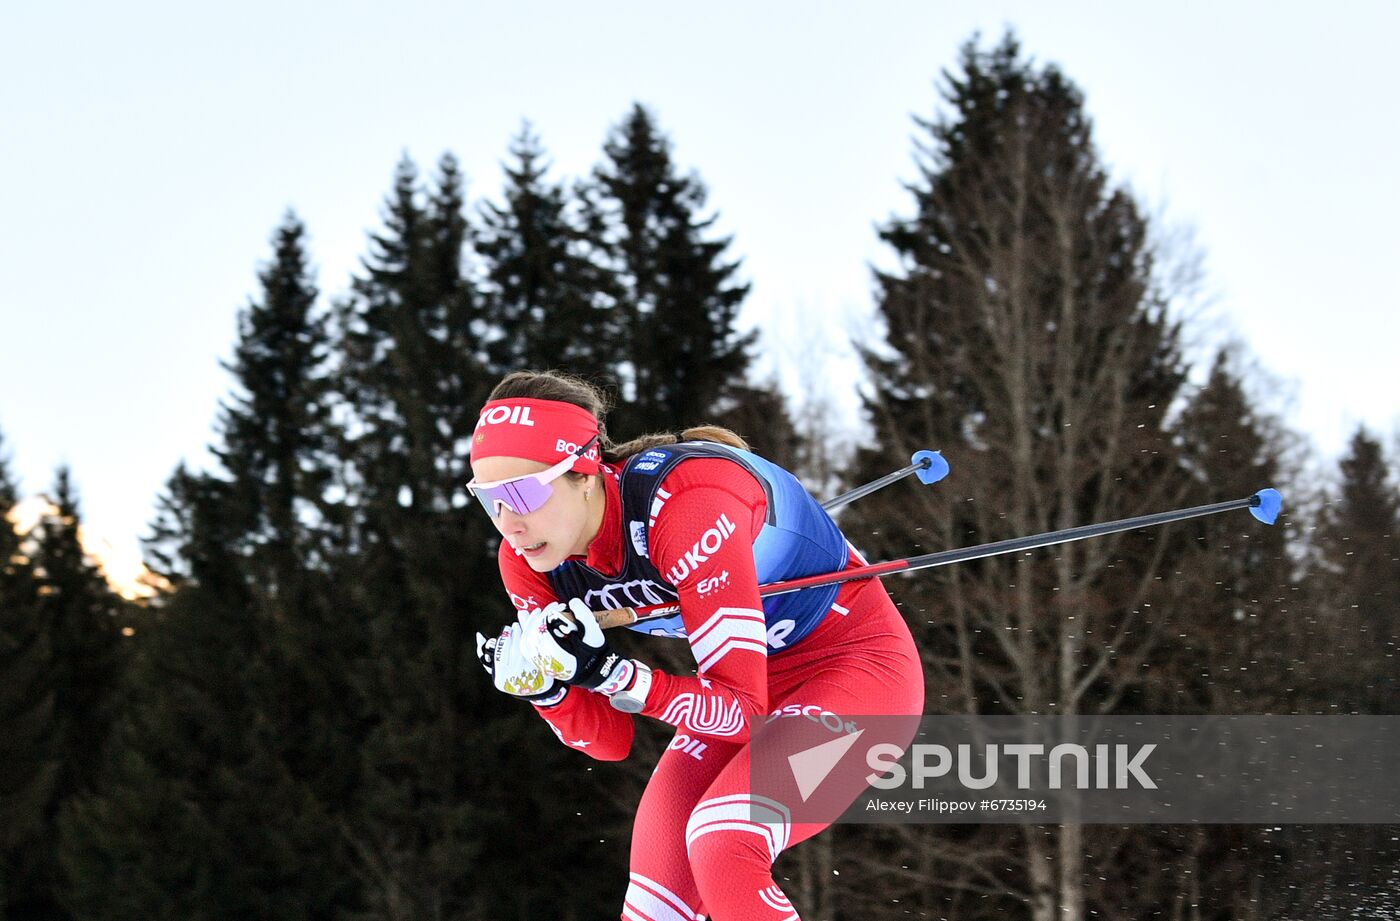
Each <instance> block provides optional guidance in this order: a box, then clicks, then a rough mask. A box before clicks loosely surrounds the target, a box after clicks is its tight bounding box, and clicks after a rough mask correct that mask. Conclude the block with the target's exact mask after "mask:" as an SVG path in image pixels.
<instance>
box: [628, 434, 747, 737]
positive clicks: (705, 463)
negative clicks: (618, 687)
mask: <svg viewBox="0 0 1400 921" xmlns="http://www.w3.org/2000/svg"><path fill="white" fill-rule="evenodd" d="M664 486H665V490H664V492H665V493H666V494H667V495H666V496H665V501H664V504H662V506H661V507H660V508H659V510H657V511H656V519H655V523H654V524H652V525H651V528H650V535H649V538H648V545H649V549H650V552H651V560H652V563H654V564H655V565H656V567H657V568H658V569H659V570H660V571H661V573H662V575H664V576H665V577H666V580H667V581H668V582H670V583H671V584H672V585H674V586H675V587H676V588H677V589H678V590H679V592H680V606H681V619H682V620H683V621H684V623H685V627H686V632H687V634H688V636H689V639H690V648H691V652H692V653H693V654H694V656H695V664H696V666H697V668H698V671H699V674H698V675H697V676H695V677H690V676H688V675H671V674H667V673H665V672H663V671H661V670H659V669H658V670H656V671H655V672H653V678H652V686H651V691H650V693H649V694H648V695H647V703H646V707H645V709H644V710H643V711H642V712H643V713H645V714H646V715H647V716H652V717H656V718H657V719H660V720H663V721H664V722H667V723H671V724H672V725H674V726H676V727H678V728H680V729H681V730H683V731H685V732H687V733H690V734H692V735H700V736H715V737H721V738H724V739H727V740H731V741H739V742H742V741H745V740H746V739H747V738H748V731H749V727H748V722H747V720H748V718H749V717H752V716H756V715H759V714H763V713H765V712H766V710H767V707H768V645H767V627H766V624H765V620H764V615H763V605H762V602H761V600H760V598H759V595H758V576H757V574H756V572H755V570H754V559H753V541H754V538H755V537H757V535H758V532H759V530H760V529H761V528H762V527H763V520H764V515H765V513H766V511H767V508H768V505H767V499H766V498H765V496H764V492H763V487H762V486H761V485H759V483H758V482H757V481H756V480H755V479H754V478H753V477H752V476H751V475H750V474H749V473H748V472H747V471H746V470H744V469H743V468H742V467H740V466H739V465H738V464H735V463H733V462H732V461H727V460H719V459H710V458H706V459H695V460H689V461H686V462H685V463H684V464H681V465H679V466H678V467H676V468H675V469H674V470H673V471H672V472H671V473H670V474H669V475H668V476H667V477H666V480H665V483H664ZM658 495H661V493H658Z"/></svg>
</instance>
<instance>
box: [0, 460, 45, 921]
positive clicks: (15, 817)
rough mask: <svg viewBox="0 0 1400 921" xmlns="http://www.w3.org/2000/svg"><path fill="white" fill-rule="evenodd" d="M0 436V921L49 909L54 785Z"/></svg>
mask: <svg viewBox="0 0 1400 921" xmlns="http://www.w3.org/2000/svg"><path fill="white" fill-rule="evenodd" d="M3 448H4V439H3V437H0V739H4V740H5V741H4V746H5V753H6V754H5V756H4V757H3V758H0V917H6V918H7V917H27V916H30V915H32V914H34V913H36V912H37V911H38V910H39V906H43V905H50V904H52V892H51V888H50V883H51V879H50V878H49V876H50V874H51V869H52V846H53V842H52V839H51V837H50V836H49V835H47V834H46V831H45V830H46V826H47V825H48V823H49V819H50V816H51V813H52V804H53V802H54V793H55V788H56V784H57V780H58V772H59V765H60V754H59V751H58V746H59V743H60V739H59V734H58V727H57V724H56V722H55V713H54V696H55V687H54V673H53V652H52V646H51V640H52V637H51V636H50V633H49V631H48V629H47V627H46V623H45V621H44V620H43V619H42V610H41V608H40V604H39V597H40V596H39V581H38V579H37V577H36V574H35V572H34V567H33V565H32V563H31V562H30V560H29V559H28V557H27V556H26V555H25V552H24V548H23V546H22V542H23V538H24V535H21V534H20V533H18V532H17V531H16V527H17V525H16V523H15V522H14V520H13V518H12V515H13V513H14V511H15V506H16V505H18V503H19V495H18V490H17V488H16V485H15V481H14V479H13V478H12V477H11V474H10V470H9V459H8V458H7V457H6V456H5V454H4V451H3Z"/></svg>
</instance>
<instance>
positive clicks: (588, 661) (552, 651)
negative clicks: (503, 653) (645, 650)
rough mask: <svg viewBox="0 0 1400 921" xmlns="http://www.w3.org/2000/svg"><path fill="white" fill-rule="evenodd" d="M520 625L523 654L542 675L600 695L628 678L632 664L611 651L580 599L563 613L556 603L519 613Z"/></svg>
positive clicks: (630, 675) (559, 603) (591, 613)
mask: <svg viewBox="0 0 1400 921" xmlns="http://www.w3.org/2000/svg"><path fill="white" fill-rule="evenodd" d="M566 611H567V613H566ZM570 613H571V614H572V615H573V616H572V617H571V616H570ZM520 625H521V627H522V628H524V632H525V635H524V646H525V653H526V655H527V656H528V657H529V658H530V659H531V660H532V661H533V662H534V664H535V666H536V667H537V668H539V670H540V671H541V672H543V673H544V674H545V675H548V676H550V677H552V678H558V679H559V680H560V681H563V682H564V683H565V684H571V685H576V686H578V687H584V688H588V689H589V690H593V691H600V692H602V693H604V694H611V693H612V692H613V691H616V690H617V689H618V688H621V687H623V686H625V685H626V684H627V683H628V681H629V680H630V679H631V677H632V673H633V669H634V666H633V663H632V660H631V659H625V658H623V657H622V656H621V655H620V654H619V653H618V652H617V651H616V650H614V649H613V648H612V644H610V643H609V642H608V640H607V637H606V636H605V635H604V634H603V628H602V627H600V626H598V618H597V617H595V616H594V615H593V612H592V611H590V610H589V609H588V605H586V604H584V602H583V600H582V599H580V598H574V599H573V600H571V601H570V602H569V606H568V608H567V609H566V608H565V607H564V604H563V602H559V601H556V602H554V603H552V604H549V605H546V606H545V607H543V608H535V609H534V610H533V611H528V612H526V613H523V614H521V615H520Z"/></svg>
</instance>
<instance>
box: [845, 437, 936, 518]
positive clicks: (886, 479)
mask: <svg viewBox="0 0 1400 921" xmlns="http://www.w3.org/2000/svg"><path fill="white" fill-rule="evenodd" d="M909 461H910V463H909V466H908V467H905V468H904V469H903V470H896V471H895V472H894V473H890V474H886V475H885V476H882V477H880V478H879V479H878V480H871V481H870V482H869V483H866V484H865V485H864V486H857V487H856V488H855V489H853V490H851V491H850V492H848V493H842V494H841V495H839V496H837V497H836V498H834V499H827V500H826V501H825V502H823V503H822V508H824V509H826V510H827V511H828V512H832V511H835V510H836V509H838V508H841V507H842V506H844V505H849V504H850V503H852V502H854V501H856V500H857V499H859V498H861V497H862V496H868V495H870V494H871V493H873V492H875V491H876V490H878V489H884V488H885V487H886V486H889V485H890V484H891V483H898V482H899V481H900V480H902V479H904V478H905V477H907V476H908V475H909V474H911V473H917V474H918V475H919V482H920V483H923V484H924V485H925V486H927V485H929V484H930V483H937V482H938V481H939V480H941V479H943V478H944V477H945V476H947V475H948V462H947V461H946V460H944V459H943V455H942V454H939V453H938V452H937V451H915V452H914V456H913V457H911V458H909Z"/></svg>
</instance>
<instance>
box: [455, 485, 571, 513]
mask: <svg viewBox="0 0 1400 921" xmlns="http://www.w3.org/2000/svg"><path fill="white" fill-rule="evenodd" d="M474 491H475V492H476V498H477V500H478V501H479V502H480V503H481V504H482V505H483V506H484V507H485V508H486V512H487V514H489V515H490V516H491V517H492V518H495V517H496V503H497V502H500V503H502V504H504V505H505V506H506V508H508V509H510V510H511V511H512V512H515V514H517V515H528V514H530V513H531V512H533V511H534V510H535V509H537V508H539V507H540V506H541V505H544V503H545V500H547V499H548V498H549V497H550V496H551V495H552V494H553V493H554V487H553V486H551V485H550V484H548V483H541V482H540V481H539V480H538V479H536V478H535V477H532V476H528V477H524V478H522V479H519V480H511V481H510V482H509V483H502V484H501V485H500V486H488V487H486V488H480V487H478V488H477V489H476V490H474Z"/></svg>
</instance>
